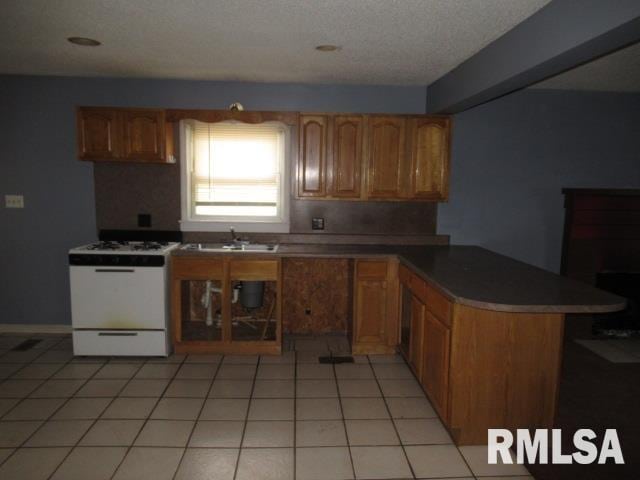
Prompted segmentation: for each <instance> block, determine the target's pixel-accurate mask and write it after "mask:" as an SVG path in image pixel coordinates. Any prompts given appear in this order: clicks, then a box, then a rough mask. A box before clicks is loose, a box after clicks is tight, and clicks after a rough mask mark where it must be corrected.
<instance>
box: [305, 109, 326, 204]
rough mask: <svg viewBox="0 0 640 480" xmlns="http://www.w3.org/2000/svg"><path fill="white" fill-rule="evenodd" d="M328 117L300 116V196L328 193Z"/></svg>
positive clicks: (322, 195) (321, 195)
mask: <svg viewBox="0 0 640 480" xmlns="http://www.w3.org/2000/svg"><path fill="white" fill-rule="evenodd" d="M327 123H328V122H327V117H326V116H324V115H301V116H300V140H299V149H300V151H299V153H298V196H299V197H325V196H326V195H327V186H326V173H327Z"/></svg>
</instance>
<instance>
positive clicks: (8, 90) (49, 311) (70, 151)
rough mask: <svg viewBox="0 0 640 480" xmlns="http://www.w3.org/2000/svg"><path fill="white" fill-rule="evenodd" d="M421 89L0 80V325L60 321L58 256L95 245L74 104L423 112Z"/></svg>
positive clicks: (63, 298)
mask: <svg viewBox="0 0 640 480" xmlns="http://www.w3.org/2000/svg"><path fill="white" fill-rule="evenodd" d="M425 96H426V90H425V88H424V87H384V86H381V87H372V86H331V85H316V86H302V85H286V84H281V85H274V84H272V85H269V84H250V83H223V82H189V81H177V80H122V79H80V78H55V77H20V76H0V106H1V110H0V111H1V113H2V115H0V132H2V134H1V135H2V136H1V139H2V142H1V144H2V147H3V156H2V159H1V160H0V194H1V195H2V201H4V195H5V194H12V193H19V194H24V195H25V209H24V210H8V209H5V208H0V228H1V230H0V264H1V266H0V285H1V288H0V323H36V324H40V323H52V324H60V323H70V314H69V285H68V270H67V258H66V254H67V250H68V249H69V248H70V247H73V246H77V245H80V244H82V243H87V242H90V241H94V240H95V239H96V220H95V209H94V192H93V166H92V164H91V163H85V162H79V161H77V160H76V152H75V138H76V137H75V127H74V125H75V123H74V122H75V113H74V108H75V106H76V105H110V106H141V107H144V106H146V107H154V106H157V107H170V108H171V107H174V108H177V107H184V108H226V107H227V106H228V105H229V104H230V103H232V102H237V101H239V102H242V103H243V104H244V106H245V108H246V109H248V110H318V111H346V112H390V113H423V112H424V105H425Z"/></svg>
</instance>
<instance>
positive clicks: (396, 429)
mask: <svg viewBox="0 0 640 480" xmlns="http://www.w3.org/2000/svg"><path fill="white" fill-rule="evenodd" d="M395 355H398V354H397V353H396V354H395ZM400 358H402V356H400ZM367 359H368V361H369V366H370V367H371V370H372V371H373V378H374V379H375V381H376V385H378V388H379V389H380V394H381V395H382V402H383V403H384V406H385V408H386V409H387V413H388V414H389V419H390V420H391V425H393V430H394V432H395V433H396V436H397V437H398V443H399V444H400V448H401V449H402V453H403V455H404V458H405V460H406V461H407V465H408V466H409V471H410V472H411V475H412V476H413V478H418V476H417V475H416V472H415V470H414V469H413V465H411V462H410V461H409V455H407V451H406V449H405V448H404V447H405V446H404V443H402V438H401V437H400V432H398V428H397V427H396V422H395V421H394V420H393V415H392V414H391V409H390V408H389V404H388V403H387V396H386V395H385V394H384V390H382V386H381V385H380V381H379V380H380V379H379V378H378V373H377V372H376V370H375V368H373V363H371V358H369V356H368V355H367ZM403 360H404V358H403ZM404 365H405V367H407V368H409V366H408V365H407V363H406V362H404ZM409 370H411V369H410V368H409ZM414 379H415V378H414Z"/></svg>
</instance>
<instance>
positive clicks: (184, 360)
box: [109, 354, 187, 479]
mask: <svg viewBox="0 0 640 480" xmlns="http://www.w3.org/2000/svg"><path fill="white" fill-rule="evenodd" d="M170 355H171V354H170ZM186 360H187V356H186V355H185V357H184V358H183V359H182V361H181V362H179V363H177V365H178V368H177V369H176V371H175V372H173V375H172V376H171V377H169V378H168V381H167V384H166V385H165V387H164V389H163V390H162V392H161V393H160V395H159V396H158V399H157V400H156V402H155V403H154V405H153V407H152V408H151V410H150V411H149V415H148V416H147V417H146V418H145V419H144V421H143V422H142V426H141V427H140V430H138V433H137V434H136V436H135V437H133V440H132V441H131V445H129V446H127V447H126V448H127V451H126V452H125V454H124V455H123V456H122V459H121V460H120V462H119V463H118V465H117V466H116V468H115V469H114V471H113V473H112V474H111V476H110V477H109V478H110V479H113V478H115V476H116V474H117V473H118V470H120V467H122V464H123V463H124V461H125V459H126V458H127V456H128V455H129V453H130V452H131V449H132V448H133V447H134V445H135V443H136V440H137V439H138V437H139V436H140V434H141V433H142V431H143V430H144V427H146V426H147V423H149V419H150V418H151V415H152V414H153V411H154V410H155V409H156V407H157V406H158V403H159V402H160V399H161V398H162V397H163V396H164V394H165V392H166V391H167V389H168V388H169V385H171V382H172V381H173V380H175V377H176V375H177V374H178V372H179V371H180V369H181V368H182V366H183V365H184V364H185V362H186ZM147 362H148V360H147V361H145V362H143V365H146V364H147ZM153 364H155V362H154V363H153ZM160 364H162V363H160ZM171 365H176V364H174V363H172V364H171ZM133 378H135V377H132V379H133ZM128 383H129V382H127V384H128ZM124 388H125V387H122V389H121V390H120V391H119V392H118V393H120V392H122V391H124ZM117 398H119V397H117Z"/></svg>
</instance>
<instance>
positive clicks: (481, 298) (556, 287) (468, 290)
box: [172, 244, 626, 313]
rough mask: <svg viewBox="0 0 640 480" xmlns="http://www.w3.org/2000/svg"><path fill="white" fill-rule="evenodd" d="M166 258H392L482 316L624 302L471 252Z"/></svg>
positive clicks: (361, 250)
mask: <svg viewBox="0 0 640 480" xmlns="http://www.w3.org/2000/svg"><path fill="white" fill-rule="evenodd" d="M172 255H174V256H182V255H189V256H193V255H234V256H239V257H247V256H268V257H334V258H335V257H342V258H344V257H348V258H359V257H377V256H381V257H390V256H395V257H398V259H399V260H400V263H401V264H403V265H405V266H407V267H408V268H409V269H410V270H412V271H413V272H414V273H416V274H417V275H418V276H420V277H422V278H423V279H425V280H426V281H428V282H429V283H431V284H432V285H433V286H434V287H436V288H438V289H439V290H441V291H442V292H443V293H445V294H446V295H447V296H449V297H450V298H452V299H453V300H454V301H455V302H456V303H460V304H463V305H468V306H470V307H475V308H480V309H484V310H494V311H504V312H540V313H604V312H614V311H618V310H622V309H623V308H624V307H625V305H626V300H625V299H624V298H622V297H619V296H617V295H614V294H611V293H608V292H605V291H603V290H600V289H597V288H595V287H592V286H591V285H587V284H585V283H581V282H578V281H576V280H572V279H569V278H566V277H562V276H560V275H557V274H555V273H551V272H549V271H546V270H543V269H541V268H538V267H534V266H532V265H529V264H526V263H524V262H520V261H518V260H514V259H512V258H509V257H506V256H504V255H500V254H497V253H494V252H492V251H490V250H487V249H485V248H481V247H475V246H456V245H449V246H406V247H405V246H398V245H327V244H322V245H311V244H310V245H300V244H280V246H279V248H278V251H277V252H276V253H266V254H265V253H263V252H242V253H233V252H230V253H217V252H198V251H189V250H181V249H178V250H174V251H173V253H172Z"/></svg>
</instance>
